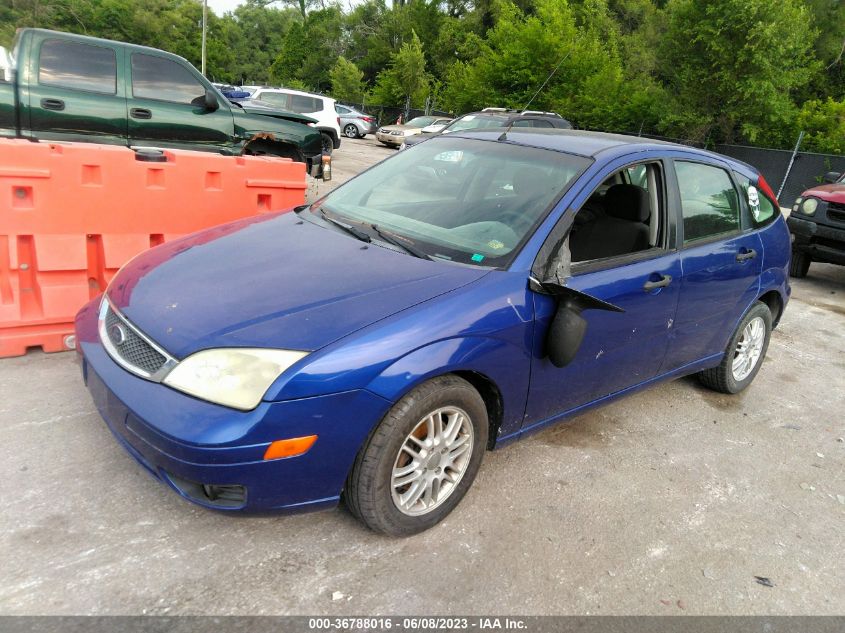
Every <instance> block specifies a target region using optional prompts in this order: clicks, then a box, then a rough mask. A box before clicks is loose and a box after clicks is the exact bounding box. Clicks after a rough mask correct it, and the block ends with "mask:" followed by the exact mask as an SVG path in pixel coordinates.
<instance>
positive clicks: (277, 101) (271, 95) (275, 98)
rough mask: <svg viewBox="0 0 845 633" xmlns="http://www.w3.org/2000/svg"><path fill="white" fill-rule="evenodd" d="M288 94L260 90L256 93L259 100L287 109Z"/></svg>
mask: <svg viewBox="0 0 845 633" xmlns="http://www.w3.org/2000/svg"><path fill="white" fill-rule="evenodd" d="M288 96H289V95H286V94H283V93H281V92H262V93H261V94H260V95H258V100H259V101H265V102H267V103H269V104H270V105H274V106H276V107H277V108H283V109H285V110H287V109H288Z"/></svg>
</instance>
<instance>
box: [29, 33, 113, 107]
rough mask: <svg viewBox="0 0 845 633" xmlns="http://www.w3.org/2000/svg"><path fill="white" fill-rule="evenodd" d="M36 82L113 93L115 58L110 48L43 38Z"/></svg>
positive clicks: (44, 84)
mask: <svg viewBox="0 0 845 633" xmlns="http://www.w3.org/2000/svg"><path fill="white" fill-rule="evenodd" d="M38 83H39V84H41V85H42V86H59V87H62V88H71V89H73V90H86V91H89V92H101V93H103V94H115V93H116V92H117V60H116V58H115V54H114V51H113V50H112V49H110V48H105V47H103V46H92V45H91V44H82V43H81V42H73V41H70V40H45V41H44V43H43V44H42V45H41V55H40V57H39V60H38Z"/></svg>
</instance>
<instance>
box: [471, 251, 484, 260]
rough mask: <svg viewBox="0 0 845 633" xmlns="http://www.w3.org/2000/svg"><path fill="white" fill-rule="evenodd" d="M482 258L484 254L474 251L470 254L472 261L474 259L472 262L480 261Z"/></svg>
mask: <svg viewBox="0 0 845 633" xmlns="http://www.w3.org/2000/svg"><path fill="white" fill-rule="evenodd" d="M483 259H484V255H482V254H481V253H475V255H473V256H472V261H474V262H480V261H482V260H483Z"/></svg>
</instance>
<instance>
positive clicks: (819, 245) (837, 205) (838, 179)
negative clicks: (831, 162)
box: [787, 172, 845, 277]
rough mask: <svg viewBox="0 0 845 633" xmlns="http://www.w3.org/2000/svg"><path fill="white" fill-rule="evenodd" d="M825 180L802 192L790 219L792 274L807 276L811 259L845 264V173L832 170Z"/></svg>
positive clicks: (790, 269)
mask: <svg viewBox="0 0 845 633" xmlns="http://www.w3.org/2000/svg"><path fill="white" fill-rule="evenodd" d="M824 182H825V183H826V184H823V185H820V186H818V187H813V188H812V189H808V190H807V191H805V192H804V193H802V194H801V196H800V197H799V198H798V199H797V200H796V201H795V204H794V205H793V206H792V213H791V214H790V216H789V219H788V220H787V224H788V225H789V232H790V233H791V234H792V264H791V265H790V268H789V272H790V274H791V275H792V276H793V277H806V276H807V272H808V271H809V270H810V264H811V263H812V262H824V263H827V264H839V265H845V174H839V173H836V172H829V173H828V174H826V175H825V177H824Z"/></svg>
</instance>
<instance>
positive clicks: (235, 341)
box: [108, 211, 487, 358]
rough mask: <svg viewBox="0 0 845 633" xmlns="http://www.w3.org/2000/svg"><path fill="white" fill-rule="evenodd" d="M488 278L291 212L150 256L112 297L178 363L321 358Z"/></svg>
mask: <svg viewBox="0 0 845 633" xmlns="http://www.w3.org/2000/svg"><path fill="white" fill-rule="evenodd" d="M306 213H307V211H306ZM486 272H487V270H486V269H482V268H472V267H465V266H460V265H456V264H450V263H447V262H434V261H428V260H424V259H419V258H415V257H412V256H410V255H406V254H404V253H400V252H397V251H394V250H390V249H388V248H383V247H380V246H376V245H374V244H372V245H369V246H367V245H365V244H363V243H362V242H360V241H358V240H357V239H355V238H353V237H351V236H347V235H345V234H343V233H340V232H338V231H336V230H334V229H330V228H324V227H323V226H318V225H315V224H313V223H312V222H310V221H307V220H306V221H302V220H300V218H299V217H298V216H297V215H296V214H294V213H286V214H281V215H272V216H266V215H265V216H258V217H253V218H249V219H246V220H241V221H239V222H235V223H232V224H227V225H223V226H220V227H216V228H214V229H209V230H207V231H203V232H201V233H196V234H194V235H191V236H188V237H187V238H182V239H179V240H175V241H173V242H169V243H167V244H164V245H162V246H159V247H157V248H154V249H151V250H149V251H147V252H146V253H144V254H142V255H140V256H139V257H137V258H135V259H134V260H132V261H131V262H130V263H129V264H127V265H126V266H125V267H124V268H123V269H122V270H121V271H120V273H119V274H118V275H117V276H116V277H115V279H114V280H113V281H112V283H111V285H110V286H109V289H108V296H109V299H110V300H111V301H112V303H113V304H114V305H115V306H116V307H117V308H118V309H119V310H120V311H121V312H122V313H123V314H124V315H125V316H126V317H127V318H128V319H129V320H130V321H131V322H132V323H133V324H135V325H136V326H137V327H138V328H139V329H140V330H141V331H143V332H144V333H145V334H147V336H149V337H150V338H151V339H153V340H154V341H156V342H157V343H158V344H159V345H161V346H162V347H163V348H164V349H166V350H167V351H168V352H169V353H170V354H172V355H173V356H175V357H176V358H184V357H185V356H188V355H189V354H191V353H193V352H195V351H198V350H200V349H207V348H214V347H271V348H279V349H294V350H316V349H319V348H321V347H324V346H326V345H328V344H330V343H332V342H334V341H336V340H338V339H340V338H342V337H344V336H346V335H348V334H351V333H352V332H354V331H356V330H358V329H360V328H363V327H366V326H367V325H370V324H372V323H374V322H376V321H378V320H380V319H384V318H386V317H388V316H390V315H392V314H395V313H397V312H399V311H401V310H405V309H407V308H409V307H411V306H414V305H416V304H419V303H422V302H424V301H427V300H429V299H432V298H434V297H436V296H438V295H441V294H443V293H446V292H449V291H451V290H454V289H456V288H459V287H460V286H463V285H466V284H468V283H471V282H473V281H475V280H477V279H479V278H481V277H482V276H483V275H484V274H486Z"/></svg>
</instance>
